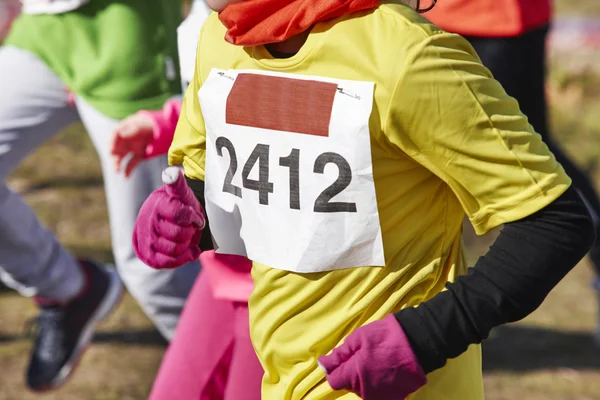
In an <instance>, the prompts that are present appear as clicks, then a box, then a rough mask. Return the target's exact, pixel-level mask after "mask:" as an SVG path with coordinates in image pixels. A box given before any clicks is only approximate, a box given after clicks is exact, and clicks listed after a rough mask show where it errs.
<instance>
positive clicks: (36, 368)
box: [0, 47, 121, 391]
mask: <svg viewBox="0 0 600 400" xmlns="http://www.w3.org/2000/svg"><path fill="white" fill-rule="evenodd" d="M0 88H2V90H1V92H0V174H1V175H2V178H3V180H4V179H6V176H7V175H8V174H9V173H10V172H11V171H12V170H13V169H14V168H15V167H16V166H17V165H18V164H19V162H20V161H21V160H22V159H23V158H24V157H25V156H26V155H27V154H29V153H30V152H31V151H32V150H33V149H35V148H36V147H37V146H39V145H40V144H41V143H42V142H43V141H45V140H46V139H48V138H49V137H50V136H52V135H53V134H54V133H57V132H59V131H60V130H62V129H64V128H65V127H66V126H68V125H70V124H71V123H72V122H74V121H76V120H77V113H76V112H75V111H74V110H73V109H70V108H69V107H68V106H67V94H66V93H65V89H64V87H63V84H62V82H61V81H60V79H59V78H58V77H57V76H56V75H55V74H54V73H53V72H52V71H50V69H49V68H48V67H47V66H46V65H45V64H44V63H42V62H41V61H40V60H39V59H37V58H36V57H35V56H33V55H32V54H30V53H27V52H25V51H22V50H19V49H16V48H14V47H1V48H0ZM0 209H1V210H2V212H0V276H1V277H2V280H3V281H4V282H5V283H6V284H7V285H9V286H11V287H13V288H15V289H16V290H18V291H19V292H20V293H21V294H23V295H26V296H37V297H36V300H37V303H38V305H39V306H40V316H39V317H38V319H37V324H38V329H37V334H36V339H35V343H34V346H33V350H32V353H31V360H30V363H29V367H28V369H27V384H28V386H29V388H30V389H32V390H35V391H44V390H48V389H52V388H55V387H57V386H59V385H61V384H62V383H64V382H65V381H66V379H67V378H68V377H69V376H70V375H71V373H72V372H73V370H74V368H75V366H76V365H77V361H78V360H79V358H80V357H81V355H82V353H83V350H84V349H85V347H86V346H87V345H88V344H89V342H90V341H91V339H92V336H93V333H94V330H95V327H96V324H97V323H98V322H99V321H100V320H102V319H104V317H106V315H108V313H109V312H110V311H111V310H112V309H113V307H114V306H115V305H116V303H117V302H118V300H119V298H120V293H121V284H120V281H119V279H118V277H117V275H116V274H114V273H110V272H108V271H105V270H104V269H103V268H101V267H100V266H97V265H95V264H93V263H80V262H78V261H76V260H75V259H74V258H73V257H72V256H71V255H70V254H69V253H68V252H67V251H66V250H65V249H64V248H63V247H62V246H61V245H60V244H59V243H58V242H57V240H56V238H55V237H54V235H52V233H51V232H50V231H48V230H47V229H46V228H44V227H43V226H42V225H41V223H40V222H39V220H38V219H37V217H36V216H35V214H34V212H33V210H32V209H31V208H30V207H29V206H27V205H26V204H25V203H24V202H23V201H22V200H21V198H20V197H19V196H18V195H17V194H16V193H14V192H12V191H11V190H10V189H9V188H8V187H7V186H6V185H5V184H4V183H3V184H2V185H0Z"/></svg>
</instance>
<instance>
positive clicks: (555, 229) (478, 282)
mask: <svg viewBox="0 0 600 400" xmlns="http://www.w3.org/2000/svg"><path fill="white" fill-rule="evenodd" d="M594 241H595V230H594V226H593V223H592V220H591V218H590V216H589V214H588V212H587V209H586V207H585V205H584V203H583V201H582V200H581V198H580V197H579V195H578V193H577V192H576V190H575V189H573V188H569V189H568V190H567V191H566V192H565V193H564V194H563V195H562V196H561V197H560V198H558V199H557V200H555V201H554V202H553V203H551V204H550V205H548V206H547V207H545V208H544V209H542V210H540V211H538V212H537V213H535V214H533V215H531V216H529V217H527V218H525V219H522V220H519V221H516V222H512V223H509V224H506V225H505V227H504V228H503V229H502V231H501V232H500V235H499V236H498V238H497V239H496V241H495V242H494V244H493V245H492V246H491V247H490V249H489V250H488V252H487V253H486V255H485V256H484V257H481V258H480V259H479V260H478V261H477V263H476V264H475V266H474V267H473V268H470V269H469V272H468V274H467V275H465V276H461V277H459V278H458V279H457V280H456V282H455V283H449V284H447V285H446V288H447V289H448V290H446V291H444V292H441V293H439V294H437V295H436V296H434V297H433V298H432V299H430V300H429V301H426V302H424V303H422V304H420V305H419V306H418V307H415V308H408V309H405V310H402V311H400V312H398V313H396V314H395V316H396V318H397V319H398V322H399V323H400V325H401V326H402V328H403V329H404V331H405V332H406V335H407V337H408V339H409V341H410V343H411V346H412V349H413V351H414V352H415V355H416V356H417V358H418V360H419V361H420V363H421V366H422V367H423V369H424V370H425V372H426V373H429V372H431V371H434V370H436V369H438V368H441V367H442V366H444V364H445V363H446V360H448V359H451V358H454V357H457V356H459V355H460V354H462V353H463V352H465V351H466V350H467V348H468V347H469V346H470V345H472V344H475V343H481V342H482V341H483V340H484V339H485V338H487V337H488V334H489V332H490V330H491V329H492V328H494V327H496V326H498V325H502V324H505V323H508V322H513V321H518V320H520V319H522V318H524V317H526V316H527V315H529V314H530V313H532V312H533V311H534V310H535V309H536V308H537V307H539V306H540V304H541V303H542V301H543V300H544V299H545V298H546V296H547V295H548V293H550V291H551V290H552V289H553V288H554V287H555V286H556V285H557V284H558V282H559V281H560V280H561V279H562V278H563V277H564V276H565V275H566V274H567V273H568V272H569V271H570V270H571V269H572V268H573V267H574V266H575V265H576V264H577V263H578V262H579V261H580V260H581V258H583V256H585V254H586V253H587V251H588V250H589V249H590V247H591V246H592V244H593V243H594Z"/></svg>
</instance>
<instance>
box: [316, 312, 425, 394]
mask: <svg viewBox="0 0 600 400" xmlns="http://www.w3.org/2000/svg"><path fill="white" fill-rule="evenodd" d="M319 364H320V365H321V366H322V367H323V368H324V369H325V371H326V372H327V382H329V384H330V385H331V387H332V388H333V390H348V391H350V392H353V393H355V394H357V395H359V396H360V397H361V399H364V400H401V399H405V398H406V396H408V395H409V394H411V393H413V392H415V391H416V390H417V389H419V388H420V387H422V386H423V385H425V383H427V378H426V376H425V373H424V372H423V369H422V368H421V366H420V364H419V362H418V361H417V359H416V357H415V355H414V353H413V351H412V349H411V348H410V344H409V342H408V339H407V338H406V335H405V334H404V331H403V330H402V327H401V326H400V324H399V323H398V321H397V320H396V318H395V317H394V315H392V314H390V315H388V316H387V317H385V318H384V319H383V320H381V321H375V322H372V323H370V324H367V325H365V326H362V327H360V328H358V329H356V330H355V331H354V332H352V333H351V334H350V335H349V336H348V337H347V338H346V340H345V341H344V343H343V344H342V345H341V346H339V347H336V348H335V349H333V352H332V353H331V354H330V355H328V356H323V357H320V358H319Z"/></svg>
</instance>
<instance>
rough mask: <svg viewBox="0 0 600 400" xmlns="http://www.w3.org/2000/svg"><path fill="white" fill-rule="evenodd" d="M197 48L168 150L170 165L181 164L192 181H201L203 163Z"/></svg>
mask: <svg viewBox="0 0 600 400" xmlns="http://www.w3.org/2000/svg"><path fill="white" fill-rule="evenodd" d="M199 60H200V45H198V51H197V52H196V68H195V71H194V78H193V79H192V82H190V85H189V86H188V88H187V90H186V92H185V96H184V97H183V104H182V106H181V114H180V115H179V121H178V122H177V128H176V129H175V135H174V137H173V142H172V143H171V147H170V148H169V164H170V165H183V169H184V171H185V175H186V176H187V177H189V178H192V179H199V180H204V163H205V160H206V128H205V125H204V118H203V117H202V110H201V109H200V100H199V99H198V91H199V90H200V87H201V86H202V80H201V78H200V65H199V64H200V63H199Z"/></svg>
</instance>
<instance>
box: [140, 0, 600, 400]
mask: <svg viewBox="0 0 600 400" xmlns="http://www.w3.org/2000/svg"><path fill="white" fill-rule="evenodd" d="M207 3H208V4H209V6H210V7H211V8H213V9H215V10H217V11H221V12H220V13H219V14H213V15H211V16H210V17H209V18H208V20H207V21H206V23H205V24H204V26H203V30H202V33H201V37H200V42H199V45H198V52H197V64H196V70H195V79H194V80H193V82H192V83H191V85H190V88H189V89H188V91H187V93H186V96H185V100H184V104H183V109H182V114H181V117H180V120H179V124H178V127H177V131H176V134H175V139H174V142H173V144H172V146H171V149H170V163H171V164H175V165H177V164H182V165H183V168H184V170H185V175H186V177H187V178H188V183H189V185H190V186H191V188H192V189H193V190H194V192H195V193H196V195H197V197H198V198H199V200H200V202H201V203H202V204H203V205H204V207H205V209H206V212H207V215H208V220H209V221H210V233H211V234H212V237H213V241H214V244H215V248H217V251H218V252H222V253H230V254H241V255H246V256H248V258H250V259H251V260H253V261H254V265H253V270H252V274H253V278H254V283H255V289H254V292H253V294H252V296H251V298H250V325H251V336H252V341H253V344H254V347H255V350H256V352H257V354H258V357H259V359H260V361H261V363H262V365H263V367H264V369H265V375H264V378H263V389H262V391H263V393H262V396H263V398H264V399H266V400H297V399H311V400H312V399H356V398H357V396H360V397H361V398H363V399H369V400H370V399H373V400H386V399H390V400H401V399H404V398H405V397H406V396H409V398H410V399H411V400H481V399H483V398H484V394H483V384H482V374H481V357H480V348H479V346H478V343H480V342H481V341H482V340H483V339H485V338H486V337H487V335H488V333H489V331H490V330H491V329H492V328H493V327H495V326H498V325H500V324H503V323H506V322H510V321H515V320H518V319H521V318H523V317H525V316H526V315H528V314H529V313H530V312H532V311H533V310H534V309H535V308H537V307H538V306H539V304H540V303H541V302H542V300H543V299H544V297H545V296H546V295H547V293H548V292H549V291H550V290H551V289H552V288H553V287H554V286H555V285H556V284H557V283H558V282H559V281H560V280H561V279H562V278H563V277H564V275H565V274H566V273H567V272H568V271H569V270H570V269H571V268H572V267H573V266H574V265H575V264H576V263H577V262H578V261H579V260H580V259H581V258H582V257H583V256H584V255H585V253H586V251H587V250H588V249H589V247H590V246H591V244H592V243H593V241H594V233H593V232H594V230H593V226H592V222H591V220H590V217H589V215H588V213H587V211H586V208H585V206H584V204H583V203H582V201H581V199H580V198H579V196H578V195H577V193H576V192H575V191H574V190H573V189H571V188H570V183H571V182H570V179H569V177H568V176H566V174H565V173H564V171H563V169H562V167H561V166H560V165H559V164H558V163H557V162H556V160H555V159H554V157H553V155H552V154H551V153H550V152H549V151H548V149H547V147H546V146H545V145H544V143H543V142H542V141H541V139H540V136H539V135H538V134H536V133H535V132H534V131H533V128H532V127H531V126H530V125H529V124H528V122H527V118H526V117H525V116H524V115H523V114H522V113H521V112H520V111H519V107H518V104H517V103H516V102H515V101H514V99H512V98H510V97H509V96H507V95H506V94H505V92H504V91H503V89H502V87H501V86H500V85H499V84H498V83H497V82H496V81H495V80H494V79H493V78H492V76H491V75H490V73H489V71H488V70H487V69H485V68H484V67H483V66H482V65H481V63H480V61H479V59H478V57H477V56H476V54H475V52H474V51H473V49H472V47H471V46H470V45H469V44H468V43H467V42H466V41H465V40H464V39H463V38H461V37H460V36H458V35H454V34H449V33H446V32H443V31H441V30H440V29H439V28H437V27H436V26H434V25H432V24H430V23H429V22H427V21H426V20H425V19H423V18H421V17H420V16H419V15H418V13H416V12H415V11H414V10H413V9H412V8H411V7H408V6H406V5H404V4H392V3H386V4H381V5H379V4H377V2H375V1H373V0H344V1H342V2H341V3H340V2H339V1H331V2H330V1H319V2H316V1H315V0H295V1H292V2H291V3H290V2H281V1H280V0H248V1H243V2H239V3H235V4H229V5H227V3H231V1H228V0H208V1H207ZM317 3H318V4H317ZM421 3H422V2H421ZM225 5H227V7H226V8H225V9H224V10H222V9H223V7H224V6H225ZM421 5H422V4H421ZM224 38H225V39H224ZM166 193H171V194H170V195H167V194H166ZM183 198H185V196H177V195H174V194H172V192H168V191H165V190H162V191H161V192H156V193H155V194H153V195H152V196H151V198H150V199H149V200H148V204H149V205H148V206H147V207H146V208H145V209H144V208H142V211H141V214H140V216H139V217H138V238H142V237H145V236H144V235H146V234H147V237H148V238H153V239H152V240H150V239H149V240H147V241H140V243H138V248H137V250H138V252H139V253H140V254H142V256H143V258H144V259H149V258H152V257H155V259H156V260H157V262H156V263H157V264H160V260H169V262H172V261H173V260H177V261H178V262H179V263H181V262H183V261H185V260H186V257H187V255H188V254H192V255H193V254H197V252H196V251H190V249H191V248H195V247H196V246H197V243H193V242H191V241H190V239H189V238H191V237H192V236H195V235H192V234H190V233H189V229H190V226H193V224H192V222H193V221H192V220H187V221H186V220H185V218H182V217H181V215H184V214H181V212H183V211H178V213H173V212H171V213H170V214H169V215H166V214H168V213H166V211H165V212H163V211H161V207H162V206H161V205H165V204H169V207H168V209H169V210H173V205H174V204H179V206H180V208H181V209H188V211H186V213H187V214H188V215H192V214H194V213H195V212H197V211H199V207H198V205H197V204H196V203H193V202H186V201H184V200H182V199H183ZM190 208H191V209H192V211H190V210H189V209H190ZM164 210H167V207H165V208H164ZM465 213H466V215H467V216H468V218H469V219H470V221H471V223H472V224H473V226H474V228H475V230H476V231H477V233H479V234H484V233H486V232H488V231H490V230H491V229H493V228H495V227H497V226H499V225H502V224H506V226H505V228H504V229H503V230H502V232H501V233H500V236H499V238H498V239H497V241H496V243H495V244H494V246H492V248H491V249H490V250H489V252H488V253H487V254H486V256H485V257H484V258H482V259H480V260H479V261H478V262H477V264H476V265H475V267H474V268H473V269H472V270H471V271H470V272H469V273H468V274H467V264H466V261H465V257H464V252H463V246H462V242H461V234H462V229H461V226H462V225H461V223H462V220H463V217H464V215H465ZM144 227H146V229H145V230H144V229H143V228H144ZM183 228H185V229H187V230H186V232H188V233H186V234H185V235H182V234H181V232H183V231H182V229H183ZM197 229H199V228H197ZM205 233H206V231H205ZM152 235H154V236H152ZM174 242H176V243H174ZM169 265H172V264H169ZM460 275H465V276H464V277H460V278H459V276H460ZM445 289H446V290H445ZM190 345H192V344H190ZM332 350H333V352H332ZM325 355H327V356H325ZM411 393H412V394H411Z"/></svg>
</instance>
